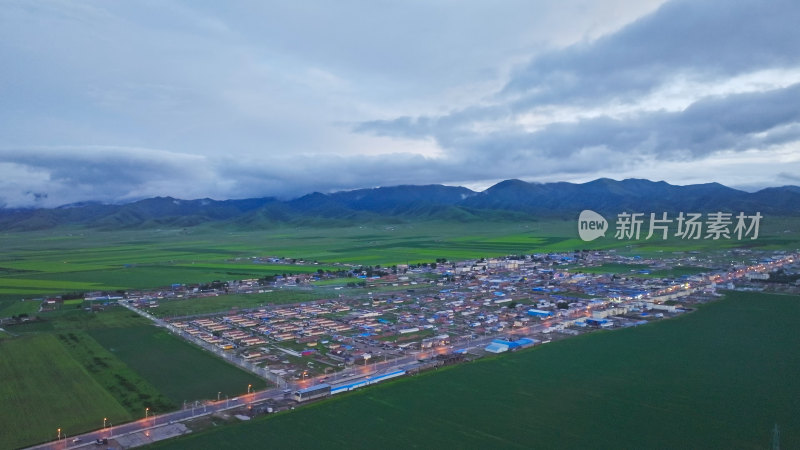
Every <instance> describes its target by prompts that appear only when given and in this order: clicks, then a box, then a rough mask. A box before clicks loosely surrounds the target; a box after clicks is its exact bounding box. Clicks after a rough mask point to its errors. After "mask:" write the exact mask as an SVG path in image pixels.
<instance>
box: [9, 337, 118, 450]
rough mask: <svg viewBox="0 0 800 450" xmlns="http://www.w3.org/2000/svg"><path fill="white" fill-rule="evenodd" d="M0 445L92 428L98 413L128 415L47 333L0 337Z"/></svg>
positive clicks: (98, 422) (97, 421)
mask: <svg viewBox="0 0 800 450" xmlns="http://www.w3.org/2000/svg"><path fill="white" fill-rule="evenodd" d="M0 380H2V383H0V398H2V399H3V407H2V408H0V423H2V428H0V448H9V449H10V448H16V447H20V446H23V445H28V444H32V443H36V442H41V441H46V440H51V439H55V438H56V429H57V428H61V429H62V431H63V432H64V433H67V434H68V435H74V434H76V433H78V432H79V431H83V430H88V429H92V428H98V427H100V426H101V425H102V421H103V417H111V418H113V420H114V421H115V422H116V421H120V422H122V421H126V420H130V419H132V416H131V413H130V411H128V410H127V409H126V408H125V407H124V406H123V405H121V404H120V403H119V402H118V401H117V400H116V399H115V398H114V397H113V396H112V395H111V394H110V393H109V392H108V391H107V390H106V389H104V388H103V386H101V385H100V384H99V383H98V382H97V381H96V380H95V379H94V378H93V377H92V376H91V375H90V374H89V373H88V372H87V370H86V369H85V368H84V367H83V366H81V365H80V364H79V363H78V361H76V360H75V359H74V358H73V357H72V355H71V353H70V351H69V350H68V349H67V348H65V347H64V345H62V343H61V342H60V341H59V339H57V338H56V336H55V335H52V334H41V335H33V336H27V337H24V338H18V339H13V340H4V341H1V342H0Z"/></svg>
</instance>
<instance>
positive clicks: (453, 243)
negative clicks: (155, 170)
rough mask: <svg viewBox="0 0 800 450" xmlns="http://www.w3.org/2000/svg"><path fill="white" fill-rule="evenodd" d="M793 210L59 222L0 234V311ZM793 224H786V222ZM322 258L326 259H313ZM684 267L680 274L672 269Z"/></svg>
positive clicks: (657, 251) (762, 244) (770, 231)
mask: <svg viewBox="0 0 800 450" xmlns="http://www.w3.org/2000/svg"><path fill="white" fill-rule="evenodd" d="M794 225H796V219H795V220H794V221H793V220H792V219H781V218H774V219H772V220H771V221H765V222H764V223H763V224H762V230H761V236H760V237H759V239H758V240H756V241H747V242H745V241H741V242H740V241H736V240H723V241H712V240H687V241H682V240H675V239H670V240H667V241H661V240H655V239H653V240H640V241H619V240H616V239H599V240H597V241H593V242H591V243H587V242H583V241H581V240H579V239H578V238H577V232H576V229H575V228H576V224H575V222H574V221H573V220H555V219H549V220H546V221H530V222H512V221H508V222H491V221H489V222H486V221H481V222H468V223H460V222H435V221H432V222H414V223H401V224H395V225H378V224H366V225H362V226H348V227H338V228H337V227H332V228H326V229H320V228H313V227H312V228H273V229H268V230H255V231H252V230H251V231H230V230H225V229H220V228H215V227H211V226H200V227H194V228H189V229H146V230H124V231H97V230H88V229H75V228H57V229H52V230H47V231H37V232H24V233H0V248H3V252H2V254H0V317H3V316H4V315H12V314H8V312H7V311H5V309H6V308H7V307H8V306H9V305H10V304H11V303H12V302H14V301H18V300H19V299H20V298H34V297H38V296H45V295H56V294H62V293H68V292H86V291H92V290H112V291H113V290H127V289H151V288H157V287H160V286H169V285H171V284H174V283H203V282H210V281H213V280H235V279H243V278H252V277H262V276H265V275H273V274H283V273H294V274H296V273H308V272H315V271H317V270H319V269H323V270H336V269H341V268H343V266H336V265H332V264H333V263H352V264H368V265H376V264H380V265H381V266H383V267H386V266H390V265H392V264H401V263H420V262H433V261H435V260H436V259H437V258H447V259H448V260H463V259H470V258H480V257H493V256H503V255H508V254H523V253H541V252H559V251H572V250H575V249H584V248H591V249H611V248H613V249H617V251H618V252H619V253H621V254H628V255H637V254H639V255H651V256H658V255H662V254H663V253H664V252H672V251H688V250H696V251H701V252H705V251H711V250H720V249H727V248H733V247H741V246H750V247H755V248H764V249H794V248H800V231H799V230H796V229H794V228H792V227H793V226H794ZM787 230H788V231H787ZM253 256H277V257H287V258H296V259H302V260H304V261H305V262H306V264H304V265H296V264H254V263H253V262H252V261H250V260H249V258H251V257H253ZM314 261H319V262H321V263H322V264H314ZM675 275H676V276H680V275H681V274H680V273H676V274H675Z"/></svg>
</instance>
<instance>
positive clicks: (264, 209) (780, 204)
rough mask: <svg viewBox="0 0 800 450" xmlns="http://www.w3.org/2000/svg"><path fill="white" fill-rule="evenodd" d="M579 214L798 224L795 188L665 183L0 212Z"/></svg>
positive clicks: (121, 221)
mask: <svg viewBox="0 0 800 450" xmlns="http://www.w3.org/2000/svg"><path fill="white" fill-rule="evenodd" d="M584 209H591V210H594V211H597V212H600V213H604V214H617V213H620V212H643V213H650V212H656V213H660V212H675V213H676V212H680V211H683V212H687V213H688V212H701V213H708V212H715V211H724V212H732V213H738V212H739V211H743V212H745V213H747V214H753V213H755V212H756V211H758V212H760V213H762V214H770V215H779V216H800V187H798V186H783V187H772V188H766V189H762V190H760V191H758V192H753V193H749V192H745V191H741V190H737V189H733V188H730V187H726V186H723V185H721V184H718V183H706V184H694V185H687V186H677V185H671V184H669V183H666V182H664V181H658V182H654V181H649V180H642V179H626V180H622V181H615V180H611V179H608V178H601V179H597V180H594V181H590V182H588V183H567V182H557V183H529V182H525V181H520V180H506V181H502V182H500V183H497V184H495V185H494V186H492V187H490V188H488V189H486V190H484V191H481V192H475V191H472V190H470V189H467V188H464V187H457V186H443V185H425V186H416V185H403V186H393V187H379V188H372V189H357V190H352V191H342V192H335V193H330V194H323V193H319V192H314V193H312V194H308V195H304V196H302V197H299V198H295V199H292V200H279V199H277V198H274V197H264V198H252V199H244V200H222V201H220V200H212V199H200V200H180V199H175V198H171V197H155V198H148V199H144V200H139V201H136V202H132V203H127V204H120V205H109V204H101V203H93V202H85V203H79V204H72V205H66V206H61V207H58V208H52V209H0V230H4V231H28V230H40V229H48V228H54V227H58V226H62V225H70V226H84V227H90V228H98V229H129V228H147V227H165V226H171V227H191V226H196V225H201V224H206V223H212V224H220V225H226V226H234V227H241V228H248V229H252V228H268V227H272V226H278V225H287V224H288V225H293V226H305V225H308V226H315V225H318V226H344V225H351V224H354V223H363V222H387V223H397V222H404V221H413V220H445V221H460V222H466V221H472V220H514V219H522V220H531V219H537V218H551V217H557V218H572V217H577V215H578V213H580V211H582V210H584Z"/></svg>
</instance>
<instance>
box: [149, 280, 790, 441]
mask: <svg viewBox="0 0 800 450" xmlns="http://www.w3.org/2000/svg"><path fill="white" fill-rule="evenodd" d="M798 315H800V297H798V296H782V295H769V294H751V293H731V294H730V295H728V297H727V298H726V299H724V300H721V301H718V302H715V303H712V304H709V305H707V306H703V307H701V308H700V309H699V310H698V311H696V312H694V313H691V314H688V315H686V316H683V317H680V318H677V319H672V320H666V321H662V322H658V323H654V324H650V325H647V326H642V327H638V328H629V329H623V330H615V331H609V332H598V333H592V334H589V335H584V336H581V337H577V338H570V339H566V340H562V341H558V342H554V343H551V344H546V345H544V346H541V347H537V348H534V349H531V350H526V351H522V352H519V353H514V354H507V355H501V356H499V357H496V358H491V359H484V360H479V361H477V362H473V363H467V364H463V365H460V366H455V367H453V368H450V369H445V370H440V371H438V372H435V373H430V374H426V375H422V376H417V377H414V378H405V379H402V380H397V381H394V382H390V383H388V384H385V385H382V386H379V387H374V388H369V389H366V390H362V391H359V392H356V393H353V394H349V395H343V396H341V397H337V398H333V399H330V400H327V401H324V402H321V403H318V404H315V405H311V406H309V407H304V408H302V409H299V410H297V411H293V412H290V413H281V414H278V415H275V416H271V417H265V418H260V419H257V420H255V421H253V422H249V423H241V424H236V425H232V426H228V427H225V428H221V429H215V430H210V431H206V432H202V433H198V434H193V435H190V436H187V437H184V438H179V439H176V440H173V441H165V442H163V443H161V444H157V445H155V447H157V448H166V449H184V448H187V449H188V448H191V449H206V448H208V449H216V448H257V447H259V446H261V445H263V443H265V442H268V443H269V445H270V446H271V447H273V446H274V447H287V448H320V447H325V448H374V447H375V446H376V445H379V446H380V447H381V448H411V447H414V448H581V449H583V448H698V449H708V448H767V447H769V446H770V444H771V437H772V434H771V431H772V429H773V427H774V425H775V424H778V426H779V427H780V431H781V442H780V443H781V446H782V447H783V448H800V415H799V414H798V413H797V411H798V410H797V404H796V402H797V398H800V377H798V376H797V374H798V373H800V356H799V355H798V353H797V349H798V348H800V333H798V332H797V330H796V319H795V318H796V317H797V316H798ZM378 443H379V444H378Z"/></svg>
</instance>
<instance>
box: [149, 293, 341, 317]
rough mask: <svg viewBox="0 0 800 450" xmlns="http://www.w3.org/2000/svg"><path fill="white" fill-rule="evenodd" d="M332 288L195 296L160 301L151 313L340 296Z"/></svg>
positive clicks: (206, 310) (199, 311) (173, 313)
mask: <svg viewBox="0 0 800 450" xmlns="http://www.w3.org/2000/svg"><path fill="white" fill-rule="evenodd" d="M335 292H336V291H332V290H329V289H328V290H301V289H291V288H286V289H277V290H274V291H272V292H264V293H262V294H240V295H236V294H231V295H221V296H219V297H202V298H193V299H175V300H161V301H160V302H159V305H158V308H156V309H152V310H150V313H152V314H153V315H156V316H159V317H176V316H186V315H196V314H205V313H211V312H218V311H232V310H237V309H248V308H256V307H259V306H264V305H268V304H271V305H280V304H285V303H299V302H305V301H311V300H318V299H321V298H332V297H337V296H338V295H339V294H337V293H335Z"/></svg>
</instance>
